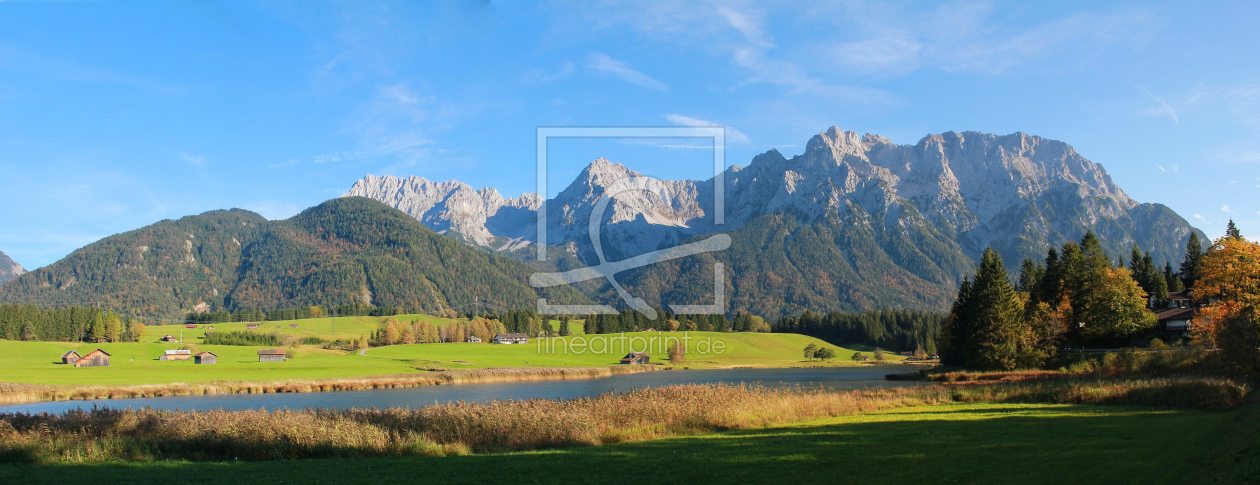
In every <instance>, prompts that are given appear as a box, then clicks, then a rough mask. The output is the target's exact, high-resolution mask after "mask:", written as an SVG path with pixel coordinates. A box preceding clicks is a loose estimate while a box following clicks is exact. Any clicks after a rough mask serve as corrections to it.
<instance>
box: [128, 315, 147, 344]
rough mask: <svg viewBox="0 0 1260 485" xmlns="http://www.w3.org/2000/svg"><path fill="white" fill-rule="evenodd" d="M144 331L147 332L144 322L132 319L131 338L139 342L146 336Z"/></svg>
mask: <svg viewBox="0 0 1260 485" xmlns="http://www.w3.org/2000/svg"><path fill="white" fill-rule="evenodd" d="M144 332H145V328H144V324H143V323H140V322H137V321H135V320H132V323H131V338H132V339H134V340H135V341H136V342H139V341H140V339H143V338H144Z"/></svg>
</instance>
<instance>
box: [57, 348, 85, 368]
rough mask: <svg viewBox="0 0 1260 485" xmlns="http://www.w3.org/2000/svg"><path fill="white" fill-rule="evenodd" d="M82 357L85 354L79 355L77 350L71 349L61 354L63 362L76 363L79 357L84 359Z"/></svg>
mask: <svg viewBox="0 0 1260 485" xmlns="http://www.w3.org/2000/svg"><path fill="white" fill-rule="evenodd" d="M82 358H83V356H82V355H79V353H78V352H77V351H74V350H71V351H69V352H66V353H64V354H61V363H62V364H70V365H74V363H75V362H78V361H79V359H82Z"/></svg>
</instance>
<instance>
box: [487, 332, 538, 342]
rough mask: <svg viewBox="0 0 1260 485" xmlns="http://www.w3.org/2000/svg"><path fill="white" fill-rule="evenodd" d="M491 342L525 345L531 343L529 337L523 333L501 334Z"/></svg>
mask: <svg viewBox="0 0 1260 485" xmlns="http://www.w3.org/2000/svg"><path fill="white" fill-rule="evenodd" d="M491 342H493V343H496V344H523V343H527V342H529V335H525V334H523V333H501V334H498V335H495V336H494V339H493V340H491Z"/></svg>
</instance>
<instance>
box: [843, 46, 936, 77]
mask: <svg viewBox="0 0 1260 485" xmlns="http://www.w3.org/2000/svg"><path fill="white" fill-rule="evenodd" d="M832 52H833V59H834V60H835V61H836V62H837V63H839V64H840V65H841V66H843V67H846V68H848V69H851V70H854V71H857V72H860V73H863V74H882V75H893V76H896V75H902V74H908V73H910V72H912V71H914V70H916V69H918V68H919V66H920V59H919V56H920V54H921V53H922V52H923V45H922V44H920V43H919V42H918V41H916V40H914V39H913V38H911V37H908V36H888V37H880V38H876V39H869V40H863V41H857V42H846V43H844V44H840V45H838V46H836V47H835V48H833V49H832Z"/></svg>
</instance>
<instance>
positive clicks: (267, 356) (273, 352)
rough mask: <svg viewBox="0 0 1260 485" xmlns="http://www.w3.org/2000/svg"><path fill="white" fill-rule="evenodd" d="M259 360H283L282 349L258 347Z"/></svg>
mask: <svg viewBox="0 0 1260 485" xmlns="http://www.w3.org/2000/svg"><path fill="white" fill-rule="evenodd" d="M258 361H259V362H284V349H258Z"/></svg>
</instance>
